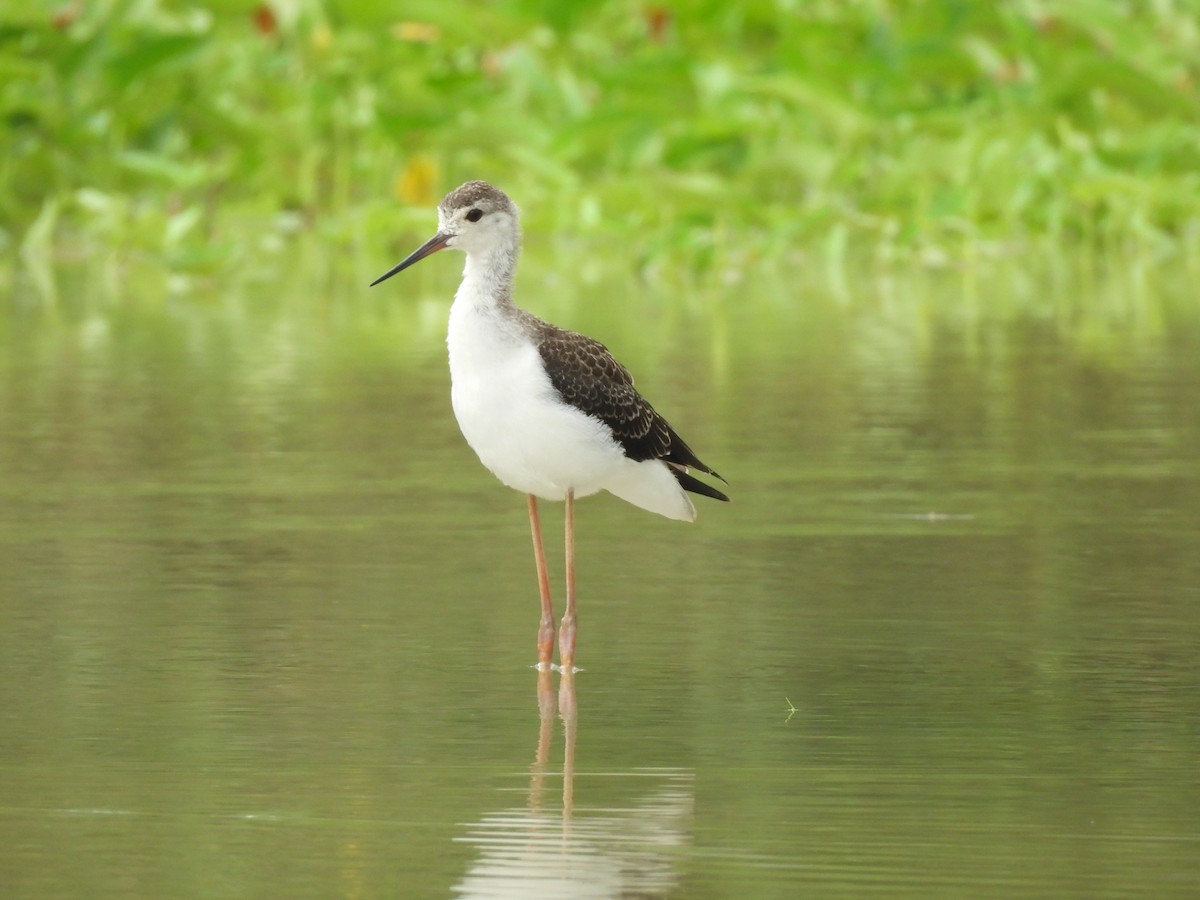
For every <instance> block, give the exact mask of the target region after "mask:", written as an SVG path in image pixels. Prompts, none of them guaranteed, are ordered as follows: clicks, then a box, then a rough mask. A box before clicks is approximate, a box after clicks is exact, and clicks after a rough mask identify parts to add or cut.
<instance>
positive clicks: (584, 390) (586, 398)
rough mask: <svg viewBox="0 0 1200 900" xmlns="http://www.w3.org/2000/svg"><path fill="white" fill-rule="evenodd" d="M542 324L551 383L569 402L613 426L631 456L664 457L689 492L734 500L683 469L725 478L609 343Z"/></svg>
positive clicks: (541, 344)
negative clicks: (641, 389) (651, 399)
mask: <svg viewBox="0 0 1200 900" xmlns="http://www.w3.org/2000/svg"><path fill="white" fill-rule="evenodd" d="M540 324H541V325H542V328H541V329H539V331H540V334H539V341H538V351H539V352H540V353H541V356H542V362H543V363H544V364H545V366H546V372H547V374H548V375H549V376H550V383H551V384H552V385H553V386H554V389H555V390H556V391H558V393H559V395H560V396H561V397H562V399H563V401H564V402H566V403H569V404H571V405H572V406H574V407H576V408H577V409H579V410H582V411H583V412H585V413H587V414H588V415H590V416H594V417H596V418H597V419H599V420H600V421H602V422H603V423H604V424H605V425H607V426H608V427H609V428H610V429H611V430H612V434H613V438H614V439H615V440H616V441H617V443H619V444H620V445H621V447H622V448H623V449H624V451H625V455H626V456H628V457H629V458H630V459H634V460H639V461H641V460H644V459H661V460H663V461H664V462H667V463H670V464H672V468H674V469H675V477H676V478H678V479H679V483H680V484H681V485H683V487H684V488H685V489H686V490H689V491H692V492H694V493H699V494H706V495H707V496H709V497H716V498H717V499H719V500H727V499H729V498H728V497H726V496H725V495H724V494H722V493H721V492H720V491H717V490H715V489H714V488H710V487H709V486H708V485H706V484H704V483H703V482H701V481H697V480H696V479H695V478H692V477H691V476H690V475H688V474H687V473H686V472H684V471H683V469H684V468H687V467H690V468H693V469H697V470H699V471H701V472H706V473H707V474H709V475H712V476H714V477H716V478H721V476H720V475H718V474H717V473H716V472H714V471H713V470H712V469H710V468H709V467H708V466H706V465H705V464H704V463H702V462H701V461H700V459H699V457H697V456H696V454H695V453H693V452H692V449H691V448H690V447H689V446H688V445H687V444H686V443H685V442H684V440H683V439H682V438H681V437H680V436H679V435H678V434H676V433H675V430H674V429H673V428H672V427H671V426H670V424H669V423H668V422H667V420H666V419H664V418H663V417H662V416H660V415H659V414H658V413H657V412H655V411H654V407H652V406H651V405H650V404H649V403H648V402H647V401H646V398H645V397H643V396H642V395H641V394H639V393H638V392H637V389H636V388H634V386H633V376H631V375H630V374H629V372H628V370H627V369H626V368H625V367H624V366H623V365H621V364H620V363H619V362H617V360H616V359H615V358H614V357H613V355H612V354H611V353H609V352H608V348H607V347H605V346H604V345H603V344H601V343H600V342H599V341H595V340H592V339H591V338H589V337H586V336H584V335H582V334H577V333H575V332H573V331H566V330H565V329H561V328H556V327H554V326H553V325H549V324H547V323H540ZM721 480H722V481H724V480H725V479H723V478H721Z"/></svg>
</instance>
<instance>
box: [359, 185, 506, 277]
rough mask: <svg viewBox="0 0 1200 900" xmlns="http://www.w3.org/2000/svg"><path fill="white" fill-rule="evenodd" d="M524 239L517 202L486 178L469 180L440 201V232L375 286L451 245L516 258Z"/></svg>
mask: <svg viewBox="0 0 1200 900" xmlns="http://www.w3.org/2000/svg"><path fill="white" fill-rule="evenodd" d="M520 242H521V225H520V216H519V214H518V212H517V205H516V204H515V203H513V202H512V200H510V199H509V197H508V195H507V194H506V193H504V191H502V190H500V189H499V188H495V187H492V186H491V185H490V184H488V183H487V182H486V181H468V182H467V183H466V184H464V185H462V186H461V187H457V188H455V189H454V190H452V191H451V192H450V193H448V194H447V195H446V196H445V197H443V198H442V202H441V203H439V204H438V230H437V234H435V235H434V236H433V237H431V238H430V239H429V240H428V241H426V242H425V243H424V244H422V245H421V246H420V247H418V248H417V249H416V250H414V251H413V252H412V253H410V254H409V255H408V256H407V257H405V259H404V260H402V261H401V262H400V263H398V264H397V265H396V266H394V267H392V268H391V269H389V270H388V271H387V272H385V273H384V274H383V275H380V276H379V277H378V278H376V279H375V280H374V281H373V282H371V286H372V287H374V286H375V285H377V284H379V282H381V281H385V280H387V279H388V278H391V277H392V276H393V275H395V274H396V273H397V272H402V271H403V270H405V269H407V268H408V267H409V266H411V265H412V264H413V263H416V262H420V261H421V260H422V259H424V258H425V257H427V256H429V255H430V254H433V253H436V252H437V251H439V250H445V249H446V248H447V247H449V248H452V249H454V250H462V251H464V252H466V253H470V254H479V255H480V256H490V255H492V254H494V253H498V252H499V253H505V254H509V255H511V256H513V257H514V258H515V256H516V253H517V248H518V247H519V246H520Z"/></svg>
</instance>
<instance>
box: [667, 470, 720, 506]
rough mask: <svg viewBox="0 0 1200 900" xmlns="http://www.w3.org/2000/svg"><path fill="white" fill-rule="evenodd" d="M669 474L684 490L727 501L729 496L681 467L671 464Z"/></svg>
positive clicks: (713, 473)
mask: <svg viewBox="0 0 1200 900" xmlns="http://www.w3.org/2000/svg"><path fill="white" fill-rule="evenodd" d="M671 474H672V475H674V476H675V480H676V481H678V482H679V486H680V487H681V488H683V489H684V490H685V491H691V492H692V493H693V494H703V495H704V496H705V497H712V498H713V499H714V500H724V501H725V502H726V503H728V502H729V498H728V497H726V496H725V495H724V494H722V493H721V492H720V491H718V490H717V489H716V488H715V487H712V486H711V485H707V484H705V483H704V482H703V481H701V480H700V479H698V478H693V477H692V476H691V475H689V474H688V473H687V472H686V471H684V470H683V469H680V468H678V467H676V466H671ZM709 474H710V475H716V477H717V478H721V476H720V475H717V473H716V472H709ZM721 480H722V481H725V479H724V478H721Z"/></svg>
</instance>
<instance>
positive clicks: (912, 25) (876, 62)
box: [0, 0, 1200, 272]
mask: <svg viewBox="0 0 1200 900" xmlns="http://www.w3.org/2000/svg"><path fill="white" fill-rule="evenodd" d="M903 6H904V5H901V7H902V8H901V11H895V10H884V11H883V12H880V11H879V10H878V9H877V8H875V7H872V6H871V5H853V4H817V5H813V4H797V5H796V9H795V10H794V11H789V12H780V11H779V9H780V7H781V5H780V4H773V3H750V4H739V5H738V6H737V7H736V8H729V9H726V8H724V7H720V6H716V7H711V8H709V7H704V6H702V5H694V8H685V9H683V10H681V11H679V12H675V13H672V12H668V11H666V10H665V8H662V9H660V8H657V7H647V8H642V7H630V6H629V5H628V4H618V3H608V4H603V5H601V6H599V7H595V8H590V9H587V10H584V9H583V8H581V7H578V6H577V5H575V4H570V3H566V2H551V3H532V2H518V0H513V2H509V3H504V4H498V5H494V6H491V7H488V8H480V7H478V6H477V5H474V4H473V5H471V6H470V8H469V10H468V9H467V8H466V7H465V6H464V5H462V4H455V3H446V4H440V5H433V6H429V7H427V8H424V9H422V10H421V11H420V12H419V13H413V14H412V19H413V20H412V21H408V22H397V21H391V20H388V19H383V18H380V16H379V14H378V13H377V12H376V11H375V10H376V7H374V6H372V5H371V4H365V3H355V2H351V3H347V4H339V5H338V8H337V16H336V17H335V16H333V15H332V14H326V13H324V12H321V11H316V12H312V13H307V14H300V15H299V17H297V18H292V19H289V18H287V17H284V16H278V17H277V16H274V15H271V14H268V13H266V12H264V9H265V7H264V8H260V10H259V12H258V13H257V14H256V15H254V16H251V15H249V14H247V13H246V12H245V10H244V9H243V8H242V7H237V8H236V9H234V8H229V9H228V10H225V9H219V10H218V11H216V12H211V13H210V12H206V11H202V10H186V11H183V12H178V13H176V12H167V11H164V10H162V9H160V8H158V7H156V6H155V5H153V4H150V5H140V6H138V7H136V10H135V11H132V12H131V8H129V7H126V6H122V7H120V8H117V9H113V8H110V7H106V6H105V5H103V4H93V5H85V4H81V5H78V6H68V7H64V8H63V10H62V11H60V12H59V13H58V15H57V18H56V19H55V20H53V21H50V20H49V18H48V17H47V13H46V12H45V11H44V8H40V7H38V6H37V5H33V6H32V7H31V8H30V9H31V11H30V12H23V13H13V12H9V13H6V20H7V21H6V22H5V23H4V24H5V34H6V36H7V40H4V41H3V42H0V66H2V67H3V69H4V71H5V77H4V79H3V80H4V89H3V93H2V94H0V98H2V100H3V112H4V119H3V128H4V130H5V131H6V132H7V135H6V143H8V144H9V146H10V149H11V152H9V153H6V154H5V158H4V160H3V161H0V225H2V228H3V231H0V238H6V239H7V242H8V243H10V244H12V243H16V242H20V241H21V240H22V239H23V237H24V236H25V235H26V234H27V233H29V229H30V226H31V224H32V223H34V222H35V221H37V220H38V219H39V216H41V217H42V218H41V222H42V224H43V226H45V225H46V224H47V222H48V221H49V220H48V219H47V218H46V216H45V215H44V214H43V211H44V210H46V209H56V210H57V211H58V221H57V222H56V223H54V222H50V224H54V226H55V232H56V237H57V242H56V243H57V246H60V247H61V246H63V245H69V244H70V243H72V242H73V240H72V236H74V238H75V239H76V240H78V239H82V240H83V241H84V243H85V245H86V246H85V248H84V249H87V250H95V249H97V248H98V247H103V248H104V252H105V253H111V252H112V250H113V249H115V250H117V251H118V252H119V253H121V254H123V255H126V256H138V255H149V256H151V257H154V258H156V259H159V258H161V259H163V260H164V261H165V264H166V265H167V266H168V267H170V268H172V269H178V270H186V271H190V272H205V271H215V272H228V271H230V270H231V269H232V270H238V269H243V268H247V267H249V268H256V267H257V268H262V267H264V266H266V267H278V266H282V265H283V264H284V263H283V262H282V255H273V254H279V252H280V250H281V248H282V247H283V246H285V245H286V242H287V240H288V239H289V237H290V235H292V234H294V233H295V232H312V233H315V234H316V235H317V236H319V238H320V239H321V242H322V244H323V246H325V247H327V248H330V249H331V250H333V251H337V250H338V248H345V247H346V246H347V245H359V246H361V245H362V244H363V243H364V242H368V241H369V246H371V247H372V248H375V247H378V245H379V244H380V243H381V242H386V241H387V240H388V239H389V238H390V237H391V236H393V235H395V234H396V233H397V232H411V233H413V234H415V233H417V232H420V231H424V230H426V229H427V228H428V225H429V222H430V211H429V209H428V207H429V206H430V204H431V203H432V202H433V201H434V200H435V199H436V198H437V196H439V195H440V193H441V192H442V191H443V190H445V189H446V188H448V187H451V186H453V185H454V184H455V183H457V182H459V181H461V180H463V179H465V178H467V177H480V176H483V177H487V178H489V179H492V180H495V181H498V182H500V183H502V184H503V185H504V186H505V187H506V188H507V189H508V190H509V191H510V192H511V193H513V194H514V195H515V196H516V197H517V198H518V199H519V200H520V201H521V202H523V203H524V204H525V205H526V206H527V207H528V209H529V211H530V213H531V216H530V225H531V227H532V228H534V229H537V230H538V231H541V232H551V231H561V232H566V233H571V234H576V235H579V234H588V233H594V232H604V233H609V234H612V235H614V236H616V237H619V238H626V239H627V238H629V237H630V236H631V235H636V241H634V242H633V245H632V246H631V247H630V248H629V252H631V253H633V254H634V255H635V256H636V258H637V259H638V260H639V261H640V262H641V263H642V264H643V265H651V264H653V263H655V262H657V261H659V260H664V259H665V260H676V261H682V262H686V263H689V264H693V265H695V264H698V265H700V266H702V267H704V266H709V265H712V264H716V263H719V262H720V260H721V259H722V258H723V257H725V256H728V255H729V254H730V253H732V252H737V251H742V252H747V253H752V254H753V255H754V257H755V258H761V259H786V258H789V257H791V256H793V255H794V254H795V252H796V251H795V248H797V247H804V248H809V249H810V250H812V251H814V252H819V253H822V254H827V255H830V256H832V257H834V258H841V257H843V256H844V255H845V254H847V253H851V252H852V251H853V250H854V248H855V247H860V246H866V247H870V248H872V252H873V253H874V254H875V255H876V256H877V257H878V256H882V257H883V258H884V259H888V258H895V257H901V258H917V259H920V260H922V261H923V262H925V263H927V264H933V265H940V264H946V263H949V262H952V261H954V260H957V259H960V258H962V257H967V258H971V257H975V256H978V255H981V254H983V255H988V254H993V253H999V252H1004V251H1005V249H1006V248H1011V247H1013V246H1020V245H1024V244H1027V243H1029V242H1033V243H1035V244H1036V243H1040V242H1041V241H1043V240H1044V241H1045V245H1046V246H1047V247H1049V248H1052V249H1053V248H1057V247H1058V245H1059V242H1062V241H1072V242H1076V241H1079V242H1084V243H1087V244H1090V245H1098V246H1114V245H1120V246H1122V247H1127V248H1130V249H1133V250H1135V251H1137V252H1141V253H1147V252H1160V251H1165V250H1170V249H1172V248H1174V247H1176V246H1178V245H1180V244H1186V245H1189V246H1194V243H1195V239H1196V233H1197V227H1198V219H1200V216H1198V211H1200V183H1198V181H1197V175H1196V172H1197V171H1200V150H1198V149H1197V148H1198V147H1200V125H1198V124H1197V123H1198V122H1200V116H1198V115H1197V113H1198V112H1200V103H1198V102H1197V99H1196V90H1195V85H1196V75H1197V71H1196V62H1195V60H1196V59H1197V58H1200V56H1198V55H1197V53H1196V48H1195V46H1194V44H1195V41H1196V20H1195V16H1194V14H1192V13H1189V12H1188V11H1186V10H1185V9H1184V8H1183V7H1182V6H1172V5H1165V4H1164V5H1159V6H1157V7H1154V8H1146V7H1142V6H1139V5H1133V6H1131V7H1129V8H1128V9H1126V8H1123V7H1121V6H1119V5H1116V4H1096V3H1067V2H1058V3H1048V4H1043V5H1041V6H1040V7H1038V8H1037V10H1036V11H1033V12H1031V11H1029V10H1023V9H1022V8H1021V7H1008V6H1005V5H996V6H989V5H987V4H975V5H968V6H962V5H950V4H924V5H921V6H919V7H914V8H912V9H908V8H903ZM1029 9H1032V7H1031V8H1029ZM1131 10H1133V11H1131ZM397 201H399V203H398V202H397ZM55 204H57V206H55ZM398 207H399V208H398ZM51 218H53V217H51ZM36 231H37V230H36V229H35V233H36ZM54 246H56V244H55V243H51V242H48V241H46V240H45V239H44V236H42V237H38V238H37V239H36V240H35V242H34V243H33V244H30V245H28V247H27V249H28V250H29V254H27V255H33V254H36V253H42V254H45V253H47V252H50V248H52V247H54ZM377 252H378V251H377V250H375V249H373V250H372V253H373V254H374V253H377Z"/></svg>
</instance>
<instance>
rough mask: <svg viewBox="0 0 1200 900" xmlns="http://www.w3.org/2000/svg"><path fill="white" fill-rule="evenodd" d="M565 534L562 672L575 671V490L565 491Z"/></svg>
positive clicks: (560, 627) (560, 630)
mask: <svg viewBox="0 0 1200 900" xmlns="http://www.w3.org/2000/svg"><path fill="white" fill-rule="evenodd" d="M565 531H566V534H567V547H566V551H567V610H566V613H564V614H563V619H562V624H561V625H560V626H559V630H558V664H559V665H560V666H561V667H562V670H563V671H564V672H574V671H575V625H576V620H575V491H574V490H568V491H567V509H566V515H565Z"/></svg>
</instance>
